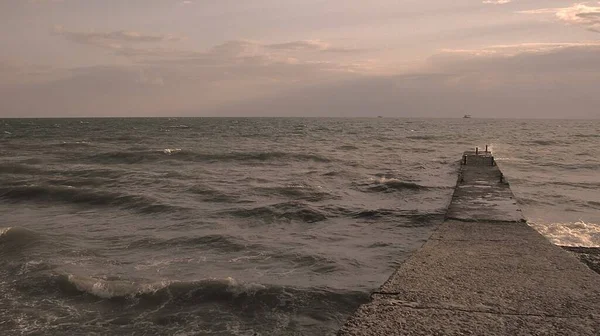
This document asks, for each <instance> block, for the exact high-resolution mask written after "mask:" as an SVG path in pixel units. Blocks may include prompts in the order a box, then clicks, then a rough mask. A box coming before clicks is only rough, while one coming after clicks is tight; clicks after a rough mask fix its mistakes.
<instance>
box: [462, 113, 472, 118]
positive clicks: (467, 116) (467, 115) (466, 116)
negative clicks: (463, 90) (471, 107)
mask: <svg viewBox="0 0 600 336" xmlns="http://www.w3.org/2000/svg"><path fill="white" fill-rule="evenodd" d="M463 118H464V119H469V118H471V115H470V114H465V116H464V117H463Z"/></svg>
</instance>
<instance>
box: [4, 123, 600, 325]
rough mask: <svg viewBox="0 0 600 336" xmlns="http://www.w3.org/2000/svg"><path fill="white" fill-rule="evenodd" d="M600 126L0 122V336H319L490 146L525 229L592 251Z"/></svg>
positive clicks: (426, 225)
mask: <svg viewBox="0 0 600 336" xmlns="http://www.w3.org/2000/svg"><path fill="white" fill-rule="evenodd" d="M598 134H600V122H599V121H558V120H555V121H540V120H538V121H522V120H519V121H514V120H477V119H468V120H463V119H457V120H419V119H385V118H382V119H224V118H223V119H82V120H78V119H47V120H39V119H38V120H33V119H11V120H9V119H4V120H0V146H1V147H0V176H1V178H0V220H1V223H0V334H3V335H56V334H86V335H155V334H164V335H204V334H216V335H327V334H332V333H334V332H335V331H336V330H337V329H338V328H339V327H340V326H341V324H342V323H343V322H344V321H345V319H346V318H347V317H348V315H349V314H351V313H352V312H353V311H354V310H355V309H356V308H357V307H358V305H360V304H361V303H363V302H366V301H367V300H368V298H369V293H370V291H372V290H373V289H375V288H377V287H378V286H379V285H381V283H382V282H383V281H385V280H386V279H387V277H389V275H390V274H391V273H392V271H393V269H394V267H396V266H397V265H398V264H400V263H401V262H402V261H403V260H404V259H405V258H406V257H408V256H409V255H410V253H411V252H412V251H414V250H415V249H417V248H418V247H419V246H420V245H421V244H422V243H423V242H424V241H425V240H426V239H427V237H428V236H429V234H430V232H431V230H432V228H434V227H435V225H436V224H438V223H439V222H440V221H441V220H442V218H443V215H444V212H445V209H446V206H447V204H448V202H449V201H450V195H451V193H452V187H453V186H454V183H455V181H456V172H457V169H458V161H457V160H458V159H459V158H460V155H461V153H462V152H463V151H464V150H466V149H469V148H471V147H474V146H476V145H480V146H481V145H485V144H486V143H489V144H491V145H492V149H493V151H494V153H495V155H496V157H498V159H499V160H498V161H499V162H500V165H501V168H502V169H503V171H504V172H505V175H507V176H508V178H509V180H510V181H511V184H512V186H513V190H514V191H515V193H516V194H517V197H518V198H519V200H520V202H521V204H522V205H523V208H524V212H525V214H526V215H527V217H528V218H529V219H530V220H531V223H530V224H531V225H533V226H534V227H536V228H537V229H538V230H540V231H541V232H543V233H544V234H546V235H547V236H548V237H549V238H550V239H552V240H553V241H554V242H555V243H557V244H562V245H572V246H588V247H593V246H600V226H599V225H598V224H599V223H600V195H599V191H598V190H600V176H599V175H600V174H599V173H598V172H599V171H600V150H599V148H600V136H599V135H598Z"/></svg>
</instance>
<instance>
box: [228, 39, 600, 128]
mask: <svg viewBox="0 0 600 336" xmlns="http://www.w3.org/2000/svg"><path fill="white" fill-rule="evenodd" d="M599 51H600V46H578V47H565V48H559V49H554V50H550V51H545V52H529V53H525V52H522V53H517V54H515V55H511V56H507V55H502V54H496V55H493V54H480V55H479V56H473V55H464V54H458V55H447V53H444V54H440V55H437V56H436V57H434V58H432V59H431V62H432V63H434V64H433V65H432V67H431V69H430V72H429V73H421V74H418V73H417V74H408V75H396V76H385V77H374V76H368V77H362V78H354V79H351V80H343V81H339V82H337V83H334V84H331V83H329V84H324V85H316V86H312V87H304V88H292V89H291V90H289V91H287V92H285V93H279V94H277V95H273V96H269V97H265V98H261V99H257V100H254V101H251V102H244V104H243V106H242V105H234V106H228V107H225V108H224V109H222V110H221V111H220V112H219V113H222V114H234V115H235V114H240V115H242V114H245V113H246V114H251V115H252V114H253V115H273V116H275V115H278V114H280V113H282V112H281V111H286V113H287V114H288V115H297V116H303V115H310V116H319V115H328V116H377V115H386V116H409V117H460V116H462V115H464V114H472V115H474V116H477V117H507V118H558V117H563V118H565V117H570V118H600V112H598V108H597V107H598V106H600V96H598V94H597V92H596V91H597V88H598V87H600V59H599V58H598V57H597V55H598V52H599Z"/></svg>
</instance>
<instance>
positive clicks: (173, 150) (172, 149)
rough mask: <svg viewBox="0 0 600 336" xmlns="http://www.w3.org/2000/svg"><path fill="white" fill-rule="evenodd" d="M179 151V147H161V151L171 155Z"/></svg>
mask: <svg viewBox="0 0 600 336" xmlns="http://www.w3.org/2000/svg"><path fill="white" fill-rule="evenodd" d="M179 152H181V148H165V149H163V153H165V154H168V155H171V154H175V153H179Z"/></svg>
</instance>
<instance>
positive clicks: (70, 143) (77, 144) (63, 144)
mask: <svg viewBox="0 0 600 336" xmlns="http://www.w3.org/2000/svg"><path fill="white" fill-rule="evenodd" d="M55 145H56V146H59V147H67V148H79V147H90V146H92V143H91V142H88V141H63V142H60V143H57V144H55Z"/></svg>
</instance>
